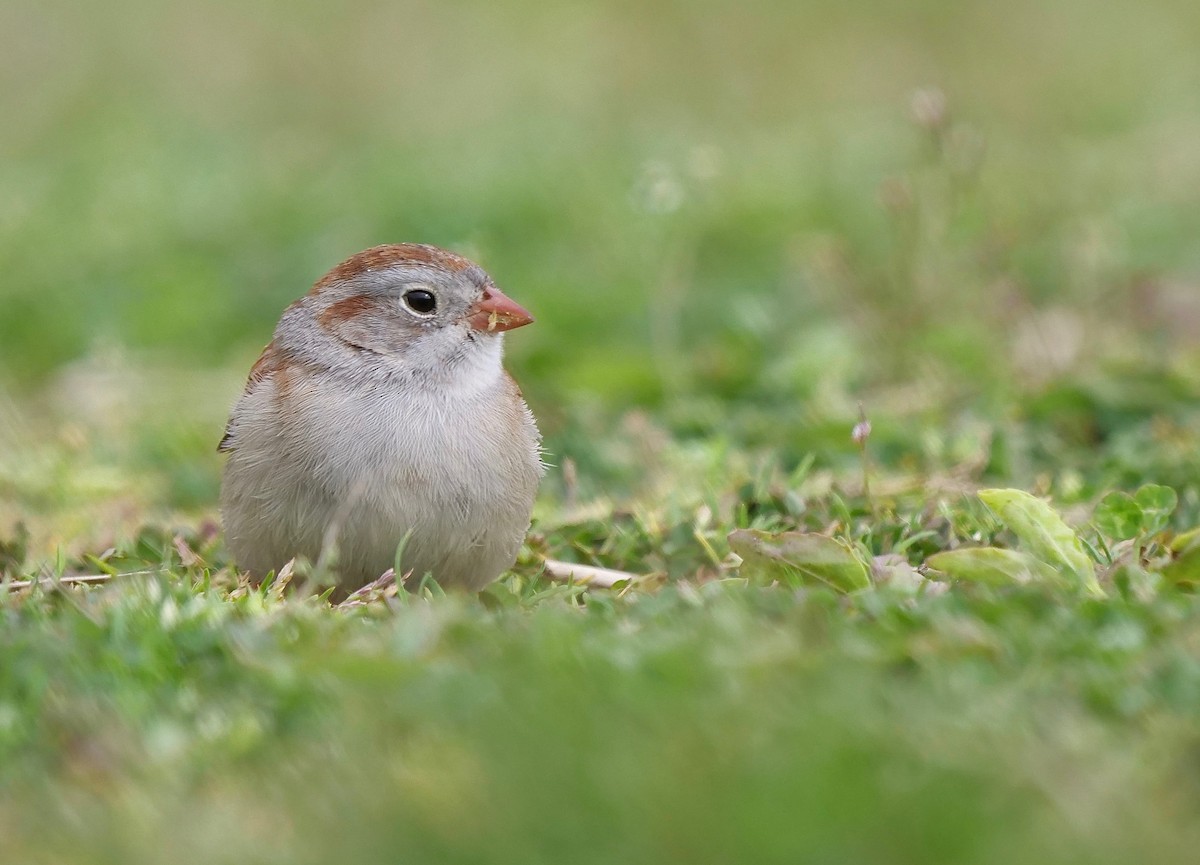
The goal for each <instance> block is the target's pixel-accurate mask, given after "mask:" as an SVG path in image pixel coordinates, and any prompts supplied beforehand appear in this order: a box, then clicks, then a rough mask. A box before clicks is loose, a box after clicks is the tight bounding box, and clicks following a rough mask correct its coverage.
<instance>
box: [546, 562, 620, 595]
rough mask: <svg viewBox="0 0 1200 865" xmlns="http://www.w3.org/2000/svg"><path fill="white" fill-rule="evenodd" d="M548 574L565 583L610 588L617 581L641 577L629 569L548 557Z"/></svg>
mask: <svg viewBox="0 0 1200 865" xmlns="http://www.w3.org/2000/svg"><path fill="white" fill-rule="evenodd" d="M544 564H545V566H546V575H547V576H548V577H550V579H552V580H559V581H561V582H564V583H571V582H573V583H580V584H582V585H585V586H599V587H601V588H605V589H609V588H612V587H613V586H615V585H616V584H617V583H622V582H636V581H637V580H638V579H639V577H638V575H637V574H631V573H629V572H628V571H614V570H612V569H611V568H597V567H593V566H592V565H577V564H575V563H574V562H560V561H558V560H557V559H546V561H545V562H544Z"/></svg>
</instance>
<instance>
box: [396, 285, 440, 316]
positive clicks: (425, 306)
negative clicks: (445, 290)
mask: <svg viewBox="0 0 1200 865" xmlns="http://www.w3.org/2000/svg"><path fill="white" fill-rule="evenodd" d="M404 302H405V303H406V304H408V308H409V309H411V310H412V311H413V312H419V313H420V314H421V315H429V314H430V313H431V312H433V311H434V310H435V309H437V298H436V297H434V296H433V294H432V293H431V292H428V291H425V290H424V289H420V288H414V289H413V290H412V291H406V292H405V293H404Z"/></svg>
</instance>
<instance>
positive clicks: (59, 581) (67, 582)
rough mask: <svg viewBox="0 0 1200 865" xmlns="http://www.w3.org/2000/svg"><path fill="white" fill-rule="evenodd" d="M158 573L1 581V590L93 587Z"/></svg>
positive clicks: (130, 572)
mask: <svg viewBox="0 0 1200 865" xmlns="http://www.w3.org/2000/svg"><path fill="white" fill-rule="evenodd" d="M157 573H159V572H158V571H154V570H151V571H129V572H127V573H124V574H80V575H78V576H74V577H38V578H36V579H33V580H12V581H10V582H7V583H6V582H3V581H0V588H8V589H10V590H13V589H29V588H32V587H33V586H76V585H81V586H92V585H97V584H99V583H107V582H108V581H109V580H111V579H113V578H114V577H137V576H141V575H143V574H157Z"/></svg>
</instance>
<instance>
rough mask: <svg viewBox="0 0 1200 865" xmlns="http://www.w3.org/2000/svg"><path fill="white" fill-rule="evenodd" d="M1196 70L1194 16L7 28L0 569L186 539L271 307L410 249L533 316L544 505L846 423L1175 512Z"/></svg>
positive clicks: (980, 5)
mask: <svg viewBox="0 0 1200 865" xmlns="http://www.w3.org/2000/svg"><path fill="white" fill-rule="evenodd" d="M1197 45H1200V5H1198V4H1196V3H1195V2H1192V0H1153V2H1146V0H1139V2H1133V0H1110V2H1107V3H1104V4H1095V3H1089V2H1085V0H1055V2H1049V3H1048V2H1044V0H1012V2H1009V3H1005V4H995V3H986V2H981V0H971V2H958V3H944V2H934V0H909V2H905V3H888V2H883V0H849V2H840V3H833V2H824V3H821V2H790V0H778V2H771V0H758V2H752V3H738V4H732V3H718V2H709V0H688V2H683V0H679V2H672V0H657V2H630V0H595V2H587V3H572V4H543V3H534V2H511V3H505V4H496V3H487V2H482V0H479V2H476V0H464V2H456V3H435V2H427V3H419V2H398V3H397V2H374V0H347V2H343V3H339V4H329V3H326V2H315V0H293V2H288V3H283V2H269V0H264V2H255V3H244V2H236V3H235V2H223V0H208V2H196V3H187V4H183V3H160V2H150V0H118V2H113V3H106V4H95V3H83V2H76V3H71V2H61V0H51V2H44V3H36V4H35V3H18V2H11V0H7V2H0V116H2V117H3V118H4V121H3V123H0V520H2V522H0V535H3V534H4V533H6V532H9V531H11V529H12V526H13V525H14V524H15V523H16V521H17V520H21V521H23V522H24V523H26V524H27V525H28V526H30V527H31V530H32V531H33V541H32V543H33V544H34V546H35V548H36V549H38V550H40V551H42V553H43V554H49V553H50V552H52V551H54V550H56V549H62V550H67V551H78V550H79V549H84V548H96V547H99V548H102V546H100V545H106V544H107V543H109V537H110V536H111V535H112V534H113V533H114V532H119V531H121V530H122V529H121V527H122V526H126V525H131V524H135V523H139V522H144V521H152V520H156V519H196V518H202V517H203V516H206V515H207V516H211V515H212V513H213V511H214V505H215V500H216V495H217V489H218V485H219V472H220V460H219V458H218V455H217V454H216V452H215V446H216V443H217V441H218V439H219V438H220V434H221V429H222V425H223V423H224V421H225V417H226V414H227V411H228V408H229V406H230V405H231V404H232V401H233V400H234V398H235V397H236V395H237V394H238V392H239V390H240V388H241V384H242V380H243V378H244V375H245V372H246V370H247V369H248V368H249V366H250V364H251V362H252V361H253V359H254V358H255V357H256V355H257V353H258V351H259V350H260V349H261V347H262V345H263V344H264V343H265V342H266V341H267V340H268V339H269V337H270V333H271V330H272V328H273V326H274V323H275V320H276V319H277V317H278V315H279V313H280V311H281V310H282V309H283V307H284V306H285V305H286V304H287V303H289V302H290V301H291V300H292V299H294V298H295V297H297V296H299V295H300V294H302V293H304V292H305V291H306V290H307V288H308V287H309V286H310V285H311V284H312V282H313V281H315V280H316V279H317V278H318V277H319V276H320V275H321V274H322V273H323V272H325V271H326V270H327V269H328V268H330V267H331V266H332V265H334V264H335V263H337V262H338V261H340V260H341V259H342V258H344V257H346V256H347V255H349V254H351V253H353V252H355V251H358V250H360V249H362V248H365V247H368V246H371V245H374V244H377V243H383V242H394V241H401V240H407V241H423V242H428V243H434V244H438V245H442V246H446V247H449V248H451V249H454V250H456V251H459V252H462V253H465V254H467V255H469V256H472V257H475V258H477V259H478V260H479V261H480V262H481V263H482V264H483V265H484V266H485V267H486V268H487V269H488V270H489V272H491V274H492V275H493V276H494V277H495V279H496V280H497V282H498V283H499V284H500V285H501V286H502V287H503V288H504V289H505V291H506V292H508V293H509V294H511V296H513V297H514V298H516V299H517V300H519V301H520V302H521V303H523V304H525V305H526V306H528V307H529V308H530V309H531V310H533V311H534V312H535V314H536V315H537V317H538V322H537V324H536V326H534V327H531V328H529V329H527V330H522V331H520V332H518V333H516V334H513V335H512V338H510V339H509V340H508V352H509V358H510V360H509V364H510V367H511V368H512V369H513V371H514V372H515V374H516V375H517V378H518V379H519V380H520V381H521V383H522V386H523V389H524V391H525V393H526V395H527V397H528V399H529V400H530V402H531V403H532V405H533V407H534V409H535V411H536V413H537V414H538V416H539V418H540V419H541V421H542V425H543V428H544V429H545V431H546V433H547V438H548V448H549V450H550V451H551V454H552V461H554V462H555V463H557V464H559V465H561V464H563V463H565V462H566V461H567V460H568V459H569V460H570V461H571V463H570V464H571V465H572V467H573V469H574V477H573V478H571V479H569V482H567V483H564V481H563V477H562V474H561V472H558V471H555V472H553V473H552V475H551V477H550V478H549V480H548V481H547V484H546V489H545V491H544V495H543V502H542V505H541V511H540V512H541V513H542V514H543V515H545V514H547V513H550V512H552V511H554V510H555V509H557V508H559V507H560V506H561V505H562V504H563V503H564V502H565V501H566V502H577V501H586V500H589V499H592V498H596V497H606V498H609V499H611V500H614V501H621V500H623V499H626V498H630V497H636V496H644V495H649V494H652V493H653V485H654V484H655V483H656V482H659V481H661V479H662V477H664V476H668V475H669V476H670V477H671V478H673V480H674V482H676V483H678V482H680V479H681V478H686V477H690V476H691V474H690V473H688V474H686V475H683V474H681V473H680V472H679V471H678V467H679V465H680V462H679V461H680V460H684V461H686V460H688V459H696V460H701V461H705V462H706V464H709V465H711V466H716V468H717V470H723V468H724V467H727V466H728V465H729V464H731V463H737V462H748V463H750V464H753V462H754V460H756V459H759V458H760V456H762V455H765V456H763V457H762V458H769V459H771V460H775V461H778V462H779V463H780V464H781V465H782V466H783V467H784V468H785V469H786V468H788V467H791V466H795V465H797V464H800V463H801V462H802V461H804V460H811V461H812V462H813V463H814V464H815V466H816V467H817V468H818V469H821V470H825V471H828V472H830V473H831V477H833V478H835V479H836V478H838V477H840V476H841V474H842V473H845V472H853V471H854V470H853V468H852V467H853V466H854V465H855V464H856V462H855V461H856V460H857V451H856V450H855V448H854V447H853V445H852V443H851V442H850V439H849V430H850V427H851V426H852V425H853V423H854V422H855V421H856V419H857V418H858V411H859V409H858V406H859V403H860V402H861V403H863V405H864V406H865V408H866V410H867V412H868V414H869V415H870V417H871V419H872V421H873V423H874V428H875V432H874V437H873V439H872V442H871V446H872V448H873V454H874V457H875V459H876V460H877V461H878V463H879V465H880V466H881V470H884V471H886V470H887V469H889V468H891V469H894V470H896V471H900V472H905V473H909V474H912V473H918V474H920V473H931V472H936V471H943V470H950V469H952V468H954V467H955V466H958V465H963V464H968V465H969V466H970V472H971V473H972V476H973V477H976V478H979V479H989V478H990V479H995V478H999V479H1002V480H1003V482H1004V483H1006V484H1011V485H1014V486H1025V487H1034V488H1039V489H1042V488H1044V489H1051V490H1052V491H1055V492H1057V493H1058V494H1060V495H1066V496H1068V497H1070V496H1085V495H1087V494H1088V491H1089V489H1094V488H1096V487H1097V486H1098V485H1099V484H1101V483H1105V482H1113V483H1121V482H1123V481H1126V480H1128V479H1131V478H1140V479H1146V478H1145V473H1146V472H1145V470H1146V459H1147V458H1148V457H1147V456H1146V455H1147V454H1148V453H1153V454H1154V458H1153V459H1154V472H1155V475H1156V477H1155V478H1154V479H1157V480H1160V481H1161V482H1164V483H1171V482H1173V481H1178V480H1179V479H1180V478H1183V477H1187V478H1193V477H1194V472H1195V470H1196V467H1197V463H1196V456H1195V451H1194V448H1193V447H1192V446H1193V445H1194V443H1195V441H1194V438H1192V437H1189V435H1185V431H1186V430H1188V429H1189V428H1194V427H1189V424H1191V423H1192V422H1193V421H1194V420H1195V418H1196V414H1195V407H1196V402H1197V400H1196V397H1197V394H1198V393H1200V242H1198V236H1200V232H1198V231H1197V229H1198V226H1200V147H1198V146H1197V142H1198V141H1200V51H1198V50H1196V46H1197ZM1018 421H1020V422H1021V423H1018ZM1113 436H1118V437H1123V438H1122V442H1123V443H1122V444H1120V446H1119V447H1114V448H1110V449H1109V450H1108V451H1107V453H1108V454H1110V455H1111V454H1118V455H1120V458H1119V459H1111V458H1110V462H1111V465H1108V466H1107V468H1106V470H1105V472H1104V473H1101V474H1098V475H1092V474H1089V475H1088V476H1087V477H1076V476H1073V475H1071V474H1070V471H1069V470H1070V469H1071V467H1072V466H1077V465H1079V464H1081V463H1082V462H1083V461H1085V460H1086V459H1087V454H1088V452H1089V448H1091V447H1092V446H1094V445H1095V444H1096V443H1097V442H1099V441H1110V443H1111V439H1112V437H1113ZM697 449H698V450H699V451H702V453H701V454H700V456H696V453H697ZM672 460H674V461H675V462H671V461H672ZM664 466H666V468H663V467H664ZM1049 466H1053V467H1054V469H1053V471H1050V472H1049V477H1048V478H1047V477H1045V475H1046V473H1047V471H1049V469H1048V468H1047V467H1049ZM672 467H673V468H672ZM1064 467H1065V468H1064ZM672 471H673V473H672ZM697 476H703V473H701V474H699V475H697Z"/></svg>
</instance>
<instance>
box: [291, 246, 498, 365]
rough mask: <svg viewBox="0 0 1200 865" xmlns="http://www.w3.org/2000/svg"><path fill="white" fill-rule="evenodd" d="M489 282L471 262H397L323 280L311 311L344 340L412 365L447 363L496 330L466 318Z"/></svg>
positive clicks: (494, 337)
mask: <svg viewBox="0 0 1200 865" xmlns="http://www.w3.org/2000/svg"><path fill="white" fill-rule="evenodd" d="M488 285H490V282H489V280H488V277H487V274H485V273H484V272H483V271H482V270H481V269H480V268H478V267H475V266H472V267H468V268H465V269H462V270H458V271H453V272H451V271H447V270H445V269H443V268H436V267H428V266H425V265H397V266H393V267H389V268H386V269H383V270H379V271H371V272H367V273H362V274H359V275H357V276H354V277H352V278H350V279H348V280H345V281H344V282H339V283H334V284H332V285H329V286H327V287H325V288H324V289H323V290H321V291H320V292H319V293H318V295H317V296H316V298H317V304H318V308H317V309H316V310H314V312H316V317H317V321H318V323H319V324H320V326H321V327H322V328H324V329H325V330H326V331H327V332H328V333H329V334H330V335H332V336H333V337H334V338H336V339H337V340H338V341H340V342H341V343H343V344H344V345H345V346H347V347H349V348H352V349H356V350H358V351H365V352H371V353H374V354H378V355H382V356H386V357H387V358H388V359H389V360H391V361H392V362H393V363H397V364H400V365H402V366H403V367H405V368H407V369H412V370H417V369H421V368H430V367H436V366H449V367H453V366H455V365H457V364H459V363H461V362H463V361H465V360H468V359H469V355H470V354H471V353H472V351H474V350H475V347H476V346H482V345H486V344H493V343H495V342H496V340H497V339H498V338H499V336H500V334H498V333H487V332H486V331H480V330H477V329H475V328H473V327H472V326H471V324H470V323H469V322H468V321H467V316H468V315H469V314H470V312H471V310H472V308H473V307H474V306H475V305H476V304H477V303H479V301H480V300H481V299H482V298H483V294H484V289H485V288H486V287H487V286H488Z"/></svg>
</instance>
